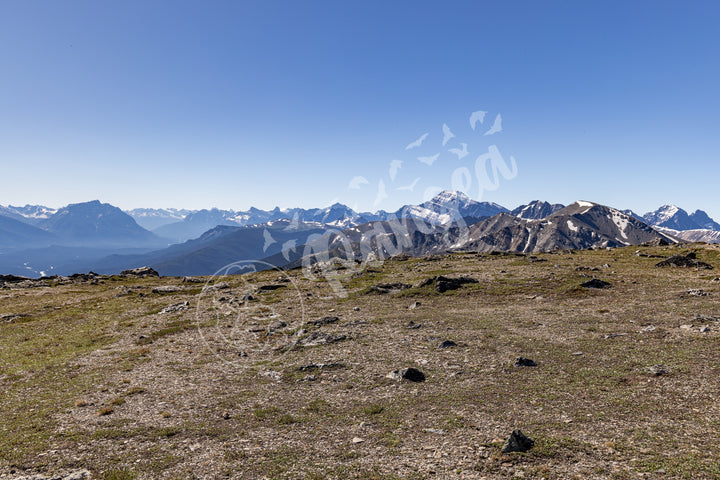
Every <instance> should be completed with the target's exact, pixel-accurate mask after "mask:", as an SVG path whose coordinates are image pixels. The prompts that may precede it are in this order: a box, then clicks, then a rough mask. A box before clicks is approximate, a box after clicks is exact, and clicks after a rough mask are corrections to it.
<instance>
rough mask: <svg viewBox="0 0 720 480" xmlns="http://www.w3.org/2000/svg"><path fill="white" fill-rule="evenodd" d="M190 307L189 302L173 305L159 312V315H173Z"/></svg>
mask: <svg viewBox="0 0 720 480" xmlns="http://www.w3.org/2000/svg"><path fill="white" fill-rule="evenodd" d="M189 307H190V302H180V303H173V304H172V305H168V306H167V307H165V308H163V309H162V310H160V313H175V312H182V311H183V310H187V309H188V308H189Z"/></svg>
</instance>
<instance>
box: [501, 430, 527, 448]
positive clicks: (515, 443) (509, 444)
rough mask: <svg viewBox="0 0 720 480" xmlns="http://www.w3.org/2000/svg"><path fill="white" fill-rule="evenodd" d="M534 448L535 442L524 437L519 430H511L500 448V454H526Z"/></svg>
mask: <svg viewBox="0 0 720 480" xmlns="http://www.w3.org/2000/svg"><path fill="white" fill-rule="evenodd" d="M533 446H535V440H533V439H532V438H529V437H526V436H525V435H524V434H523V432H521V431H520V430H513V432H512V433H511V434H510V437H508V439H507V440H506V441H505V445H503V447H502V453H511V452H527V451H528V450H530V449H531V448H533Z"/></svg>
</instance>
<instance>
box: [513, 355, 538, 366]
mask: <svg viewBox="0 0 720 480" xmlns="http://www.w3.org/2000/svg"><path fill="white" fill-rule="evenodd" d="M514 366H516V367H537V363H535V362H534V361H533V360H530V359H529V358H525V357H517V358H516V359H515V364H514Z"/></svg>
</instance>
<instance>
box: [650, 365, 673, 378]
mask: <svg viewBox="0 0 720 480" xmlns="http://www.w3.org/2000/svg"><path fill="white" fill-rule="evenodd" d="M645 370H646V371H647V372H648V373H651V374H652V375H655V376H656V377H659V376H660V375H667V374H668V369H667V368H666V367H665V365H652V366H650V367H646V368H645Z"/></svg>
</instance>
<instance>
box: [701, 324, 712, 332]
mask: <svg viewBox="0 0 720 480" xmlns="http://www.w3.org/2000/svg"><path fill="white" fill-rule="evenodd" d="M709 331H710V327H708V326H707V325H705V326H704V327H700V333H707V332H709Z"/></svg>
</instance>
